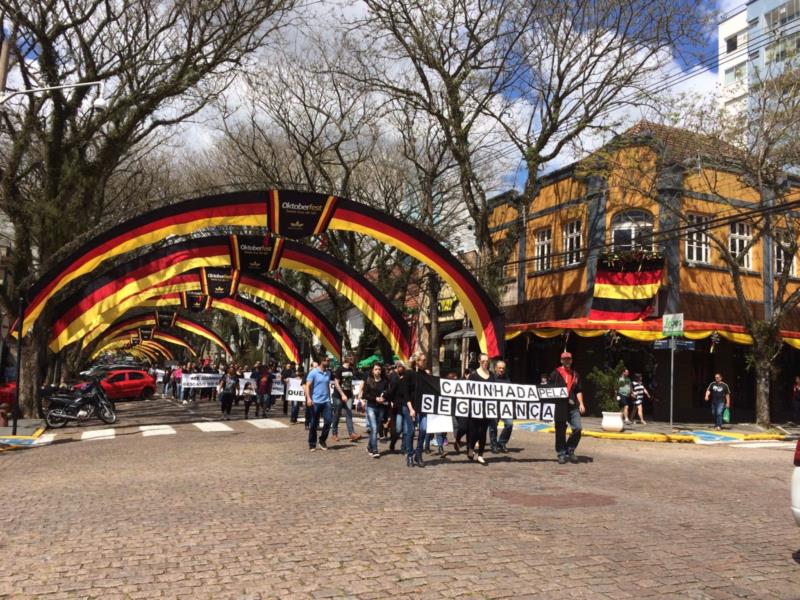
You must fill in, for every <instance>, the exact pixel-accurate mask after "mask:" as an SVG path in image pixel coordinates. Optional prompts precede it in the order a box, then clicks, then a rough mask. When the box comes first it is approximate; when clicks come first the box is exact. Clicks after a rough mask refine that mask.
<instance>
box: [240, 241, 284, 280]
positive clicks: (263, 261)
mask: <svg viewBox="0 0 800 600" xmlns="http://www.w3.org/2000/svg"><path fill="white" fill-rule="evenodd" d="M230 243H231V266H232V267H233V268H234V269H236V270H240V271H242V272H244V273H250V274H252V275H263V274H265V273H268V272H269V271H273V270H275V269H277V268H278V264H279V263H280V258H281V248H282V247H283V241H282V240H281V239H280V238H273V237H270V236H268V235H267V236H258V235H231V236H230Z"/></svg>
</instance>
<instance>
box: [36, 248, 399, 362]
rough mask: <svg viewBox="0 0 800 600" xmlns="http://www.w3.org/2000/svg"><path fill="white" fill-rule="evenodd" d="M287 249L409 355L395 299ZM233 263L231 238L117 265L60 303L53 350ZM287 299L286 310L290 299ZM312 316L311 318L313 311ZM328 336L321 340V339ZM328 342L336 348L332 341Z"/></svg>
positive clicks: (314, 255) (341, 268)
mask: <svg viewBox="0 0 800 600" xmlns="http://www.w3.org/2000/svg"><path fill="white" fill-rule="evenodd" d="M283 248H284V253H283V256H282V257H281V259H280V263H279V264H280V266H281V267H283V268H290V269H296V270H301V271H304V272H306V273H309V274H311V275H314V276H317V277H319V278H321V279H326V280H327V281H328V282H329V283H330V284H331V285H332V286H333V287H335V288H336V289H337V290H338V291H339V292H340V293H341V294H342V295H344V296H345V297H346V298H347V299H348V300H350V301H351V302H352V303H353V304H354V305H355V306H356V307H358V308H359V309H360V310H361V311H362V312H363V313H364V314H365V316H366V317H367V318H368V319H369V320H370V321H371V322H372V323H373V324H374V325H375V327H376V328H377V329H378V330H379V331H381V332H382V333H383V334H384V336H385V337H386V339H387V340H388V341H389V344H390V346H391V347H392V350H393V351H394V352H395V353H397V354H398V355H399V356H401V357H403V358H406V357H407V356H408V355H409V351H410V341H409V337H410V336H409V335H408V325H407V324H406V323H405V321H404V319H403V317H402V315H401V314H400V312H399V311H398V310H397V309H396V308H394V306H393V305H392V303H391V301H390V300H389V299H388V298H386V296H384V294H382V293H381V292H380V290H378V289H377V288H376V287H375V286H374V285H373V284H371V283H370V282H369V281H368V280H367V279H366V278H365V277H363V276H362V275H359V274H358V273H357V272H356V271H355V270H354V269H352V268H350V267H349V266H347V265H346V264H345V263H343V262H341V261H338V260H336V259H335V258H333V257H331V256H328V255H327V254H325V253H323V252H319V251H317V250H314V249H312V248H309V247H307V246H303V245H301V244H298V243H296V242H290V241H287V242H286V243H285V244H284V245H283ZM172 250H174V252H173V251H172ZM229 260H230V256H229V251H228V238H227V236H210V237H205V238H202V237H201V238H196V239H192V240H187V241H182V242H178V243H176V244H172V245H167V246H164V247H163V248H159V249H157V250H153V251H151V252H148V253H145V254H143V255H141V256H138V257H136V258H135V259H132V260H130V261H128V262H125V263H122V264H119V265H117V266H115V267H113V268H112V269H110V270H109V271H108V272H105V273H103V274H101V275H100V276H98V277H97V278H95V279H93V280H90V281H89V282H88V283H87V284H86V286H85V287H84V288H83V289H82V290H80V291H78V292H76V293H75V294H73V295H72V296H70V297H68V298H65V299H63V300H62V301H60V302H59V304H58V305H57V306H56V309H55V311H54V313H55V315H56V319H55V321H54V322H53V324H52V326H51V338H50V349H51V350H52V351H53V352H58V351H59V350H61V349H63V348H65V347H66V346H68V345H69V344H71V343H74V342H77V341H78V340H79V339H84V340H85V343H88V342H90V341H91V340H92V339H95V338H96V337H97V336H96V335H93V330H95V329H97V328H99V327H100V326H102V325H103V324H106V323H112V322H114V321H115V320H117V319H118V318H120V317H121V316H123V315H124V314H125V312H127V311H128V310H130V309H132V308H134V307H136V306H137V305H138V304H139V303H140V302H141V299H142V292H144V291H145V290H148V289H149V288H153V292H152V293H150V294H149V295H147V296H145V297H150V296H153V295H160V294H163V293H169V292H182V291H188V290H192V289H197V283H196V280H197V276H194V279H192V278H191V277H190V278H189V279H187V280H184V281H183V282H182V283H180V284H176V285H174V286H170V287H168V288H167V289H160V288H161V286H162V284H163V282H164V281H169V280H170V279H172V278H175V277H178V276H179V275H182V274H184V273H187V272H190V271H193V270H194V269H197V268H198V267H200V266H204V265H203V264H202V263H205V264H212V265H214V266H229ZM244 280H245V281H246V283H247V284H249V285H252V288H251V289H250V290H248V291H251V292H253V294H254V295H256V296H261V295H262V294H261V293H260V292H259V290H258V289H257V287H256V283H257V279H255V278H251V277H250V276H244ZM156 288H159V291H156ZM275 291H276V292H277V291H278V290H277V288H275ZM264 295H267V294H264ZM275 298H276V299H277V296H275ZM283 300H284V301H285V302H286V303H287V306H288V303H289V300H290V298H289V297H285V298H284V299H283ZM294 309H296V310H298V311H299V310H300V306H299V305H295V306H294ZM308 314H309V317H308V318H309V319H311V313H308ZM98 334H99V332H98ZM330 337H331V336H330V335H326V336H321V339H326V338H328V339H329V338H330ZM329 341H330V343H331V345H333V340H329ZM334 349H335V350H336V352H335V353H337V354H338V353H340V352H341V346H340V344H339V342H338V338H337V342H336V346H335V347H334Z"/></svg>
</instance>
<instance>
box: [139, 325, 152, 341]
mask: <svg viewBox="0 0 800 600" xmlns="http://www.w3.org/2000/svg"><path fill="white" fill-rule="evenodd" d="M139 339H141V340H142V341H147V340H152V339H153V328H152V327H139Z"/></svg>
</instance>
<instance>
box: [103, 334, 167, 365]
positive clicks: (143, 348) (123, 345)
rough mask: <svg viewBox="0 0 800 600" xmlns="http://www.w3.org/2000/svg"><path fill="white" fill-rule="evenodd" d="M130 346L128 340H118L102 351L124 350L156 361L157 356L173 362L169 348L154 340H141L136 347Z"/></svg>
mask: <svg viewBox="0 0 800 600" xmlns="http://www.w3.org/2000/svg"><path fill="white" fill-rule="evenodd" d="M130 344H131V341H130V338H128V339H122V338H119V339H116V340H114V341H113V342H109V344H107V345H106V346H105V347H104V348H103V351H108V350H118V349H125V350H130V351H139V352H143V353H145V354H149V355H150V358H155V359H157V358H158V355H161V356H162V357H163V358H165V359H166V360H175V357H174V356H173V354H172V352H170V350H169V348H167V347H166V346H164V345H163V344H160V343H159V342H156V341H154V340H142V341H141V342H140V343H139V344H138V345H136V346H133V347H131V346H130Z"/></svg>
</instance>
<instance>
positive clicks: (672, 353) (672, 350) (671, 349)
mask: <svg viewBox="0 0 800 600" xmlns="http://www.w3.org/2000/svg"><path fill="white" fill-rule="evenodd" d="M674 398H675V337H674V336H673V337H671V338H669V430H670V431H672V429H673V425H672V407H673V402H674Z"/></svg>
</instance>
